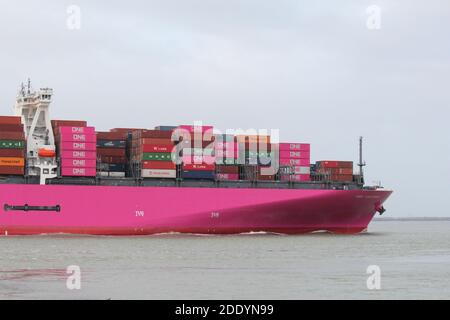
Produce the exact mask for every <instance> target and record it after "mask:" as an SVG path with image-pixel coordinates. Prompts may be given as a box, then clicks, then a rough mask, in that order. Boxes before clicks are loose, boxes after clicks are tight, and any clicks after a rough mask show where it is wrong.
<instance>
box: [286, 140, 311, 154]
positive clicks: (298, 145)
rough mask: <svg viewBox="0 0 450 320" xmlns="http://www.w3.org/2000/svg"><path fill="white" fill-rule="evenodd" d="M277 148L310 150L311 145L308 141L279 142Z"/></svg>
mask: <svg viewBox="0 0 450 320" xmlns="http://www.w3.org/2000/svg"><path fill="white" fill-rule="evenodd" d="M279 149H280V150H281V151H307V152H310V151H311V146H310V144H309V143H286V142H283V143H280V145H279Z"/></svg>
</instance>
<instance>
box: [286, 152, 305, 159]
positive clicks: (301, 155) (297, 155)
mask: <svg viewBox="0 0 450 320" xmlns="http://www.w3.org/2000/svg"><path fill="white" fill-rule="evenodd" d="M310 157H311V155H310V153H309V152H307V151H280V159H281V158H285V159H286V158H287V159H310Z"/></svg>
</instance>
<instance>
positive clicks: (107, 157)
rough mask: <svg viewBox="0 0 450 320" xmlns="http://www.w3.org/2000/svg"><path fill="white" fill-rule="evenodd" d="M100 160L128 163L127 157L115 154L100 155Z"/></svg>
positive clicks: (103, 161)
mask: <svg viewBox="0 0 450 320" xmlns="http://www.w3.org/2000/svg"><path fill="white" fill-rule="evenodd" d="M100 162H102V163H109V164H124V163H127V158H126V157H115V156H100Z"/></svg>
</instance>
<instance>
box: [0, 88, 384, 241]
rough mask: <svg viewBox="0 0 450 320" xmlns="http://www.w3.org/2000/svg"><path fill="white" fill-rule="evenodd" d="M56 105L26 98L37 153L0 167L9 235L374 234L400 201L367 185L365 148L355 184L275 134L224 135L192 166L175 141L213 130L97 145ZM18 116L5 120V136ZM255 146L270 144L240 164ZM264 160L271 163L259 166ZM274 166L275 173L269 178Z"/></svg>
mask: <svg viewBox="0 0 450 320" xmlns="http://www.w3.org/2000/svg"><path fill="white" fill-rule="evenodd" d="M51 96H52V90H51V89H41V90H39V91H37V92H31V90H30V88H29V89H28V90H25V89H23V90H22V91H21V92H20V93H19V95H18V98H17V102H16V106H15V110H16V115H17V117H18V119H17V121H18V122H21V123H22V124H23V126H24V131H25V132H24V134H25V137H26V155H25V157H24V161H23V162H22V161H18V160H15V161H14V162H13V163H17V165H20V164H21V163H24V166H23V167H22V168H20V167H18V168H11V167H2V166H0V206H1V208H0V235H32V234H54V233H66V234H92V235H148V234H157V233H170V232H177V233H196V234H197V233H198V234H235V233H248V232H273V233H283V234H300V233H308V232H316V231H327V232H333V233H342V234H350V233H358V232H362V231H364V230H366V229H367V227H368V225H369V223H370V221H371V220H372V218H373V217H374V215H375V214H376V213H377V212H379V213H383V212H384V211H385V209H384V207H383V204H384V202H385V201H386V200H387V198H388V197H389V196H390V195H391V193H392V191H390V190H385V189H383V188H380V187H366V186H364V175H363V166H364V165H365V164H364V163H363V161H362V140H360V151H361V152H360V161H359V164H358V166H359V172H358V173H356V174H355V173H354V172H353V162H348V161H318V162H317V163H316V164H312V163H311V159H310V154H311V151H312V150H311V147H310V145H309V144H306V143H280V144H277V143H270V138H268V137H266V136H264V137H263V136H261V137H255V136H249V137H248V138H246V139H242V136H240V138H239V139H237V138H236V137H235V136H230V135H220V134H214V137H215V144H216V147H215V151H220V152H217V153H216V154H214V155H207V156H203V157H202V156H200V159H198V160H200V161H199V162H200V164H190V163H189V161H188V162H187V163H183V159H184V160H186V159H188V160H191V159H192V157H196V156H192V155H190V152H191V151H192V150H188V152H186V154H183V149H182V148H179V149H178V148H176V146H177V144H178V142H179V141H174V146H175V148H173V149H174V150H172V151H170V150H169V149H167V144H168V143H167V139H169V140H170V138H171V137H172V135H173V133H174V132H175V131H177V130H183V132H184V137H186V136H189V134H192V136H194V135H193V133H195V138H193V139H196V141H197V140H198V139H199V137H202V136H203V135H205V136H206V135H207V136H208V139H209V140H208V141H210V137H211V131H212V130H213V127H212V126H200V127H198V126H190V125H183V126H158V127H157V129H155V130H143V129H123V130H121V129H120V128H115V129H114V130H111V132H109V133H108V132H102V133H101V135H98V137H97V135H96V133H95V128H94V127H88V126H87V124H86V122H85V121H73V120H56V121H50V118H49V115H48V107H49V104H50V102H51ZM38 110H39V111H38ZM33 114H34V117H35V118H36V121H33V120H34V118H33V117H32V115H33ZM24 115H27V116H26V117H25V116H24ZM30 115H31V116H30ZM12 118H13V117H0V128H1V124H3V122H2V121H4V123H5V124H9V123H10V122H12V121H16V120H14V119H12ZM2 119H4V120H2ZM7 121H8V122H7ZM51 124H53V126H52V125H51ZM5 127H8V126H5ZM118 132H121V134H118ZM1 133H3V132H1ZM122 133H123V135H122ZM5 136H8V137H10V136H13V135H5ZM122 137H123V138H122ZM181 141H182V140H181ZM192 141H193V140H192ZM248 141H259V142H260V143H262V144H265V145H264V146H263V147H261V148H260V149H257V150H250V151H249V152H247V151H246V150H245V152H240V153H239V154H240V155H239V157H237V156H235V154H234V152H233V151H235V150H244V149H245V147H246V143H247V145H248ZM96 145H97V146H102V147H101V152H100V151H99V150H100V149H97V148H95V146H96ZM180 145H182V144H180ZM205 145H207V144H205ZM238 145H239V146H238ZM20 146H21V144H20V143H13V142H11V141H10V140H5V141H3V140H0V149H1V150H3V151H2V155H5V156H8V154H11V155H15V156H16V155H17V154H18V152H16V151H15V149H14V148H18V147H20ZM124 146H126V147H124ZM22 147H23V146H22ZM228 147H229V148H228ZM5 150H6V151H5ZM9 150H13V151H9ZM258 150H264V151H262V152H259V151H258ZM196 152H197V150H196ZM228 155H230V156H228ZM252 157H255V159H253V158H252ZM263 158H264V159H265V160H264V161H266V160H267V158H269V160H270V162H269V164H267V162H264V164H260V161H261V159H263ZM15 159H17V158H15ZM205 159H206V160H208V161H206V160H205ZM175 161H178V162H176V163H175ZM214 161H216V163H220V164H215V163H214ZM2 163H12V162H11V161H3V162H2ZM269 167H270V168H275V169H276V170H275V171H273V172H272V171H268V173H267V172H266V171H265V169H266V170H267V169H268V168H269ZM149 171H151V172H149ZM154 171H155V172H154ZM156 171H158V172H156ZM23 172H24V173H25V174H23ZM21 173H22V174H21Z"/></svg>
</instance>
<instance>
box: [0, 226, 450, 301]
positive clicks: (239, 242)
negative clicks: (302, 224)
mask: <svg viewBox="0 0 450 320" xmlns="http://www.w3.org/2000/svg"><path fill="white" fill-rule="evenodd" d="M0 259H1V260H0V299H449V298H450V220H437V221H432V220H424V221H395V220H389V221H380V220H377V221H373V222H372V223H371V225H370V226H369V230H368V232H366V233H362V234H358V235H332V234H326V233H316V234H307V235H298V236H287V235H274V234H244V235H229V236H200V235H156V236H146V237H142V236H140V237H94V236H73V235H56V236H55V235H53V236H48V235H47V236H45V235H42V236H25V237H17V236H6V237H0ZM69 266H78V267H79V268H80V282H79V283H80V284H81V288H80V289H72V290H70V289H68V287H67V279H68V277H69V276H71V274H68V273H67V268H68V267H69ZM369 266H377V267H378V268H379V270H380V285H381V288H380V289H379V290H377V289H373V290H369V289H368V286H367V280H368V278H369V277H372V276H373V274H368V273H367V269H368V267H369ZM377 267H375V268H377ZM372 268H373V267H372ZM369 282H370V281H369ZM370 283H373V282H370Z"/></svg>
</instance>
